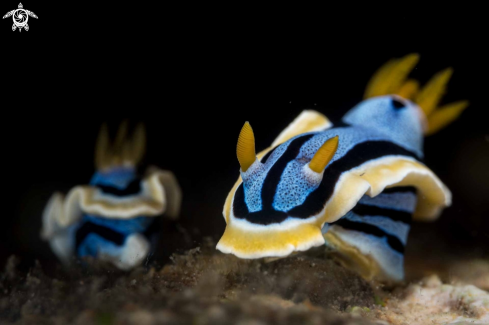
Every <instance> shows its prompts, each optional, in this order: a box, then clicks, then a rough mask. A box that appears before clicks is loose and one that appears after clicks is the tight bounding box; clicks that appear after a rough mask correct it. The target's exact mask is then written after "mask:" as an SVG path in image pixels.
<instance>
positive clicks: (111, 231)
mask: <svg viewBox="0 0 489 325" xmlns="http://www.w3.org/2000/svg"><path fill="white" fill-rule="evenodd" d="M126 134H127V123H123V124H122V125H121V127H120V128H119V131H118V133H117V136H116V139H115V142H114V144H113V145H112V146H111V145H110V143H109V137H108V132H107V128H106V127H105V126H103V127H102V129H101V131H100V134H99V138H98V141H97V146H96V152H95V165H96V167H97V171H96V172H95V174H94V175H93V177H92V179H91V181H90V184H89V185H81V186H76V187H74V188H73V189H71V190H70V191H69V193H68V194H67V196H66V197H64V196H63V195H62V194H61V193H55V194H53V196H52V197H51V199H50V200H49V202H48V204H47V206H46V208H45V210H44V214H43V227H42V231H41V237H42V238H43V239H44V240H47V241H49V243H50V245H51V248H52V250H53V251H54V253H55V254H56V255H57V256H58V258H59V259H61V260H62V261H63V262H65V263H69V262H70V261H71V260H72V259H73V257H75V256H77V257H85V256H92V257H95V258H98V259H101V260H106V261H109V262H111V263H112V264H114V265H115V266H117V267H118V268H120V269H123V270H128V269H131V268H133V267H135V266H137V265H139V264H141V262H142V261H144V259H145V258H146V257H147V255H148V254H149V253H150V252H151V250H152V249H153V248H154V245H155V243H156V240H157V237H158V230H159V228H158V225H159V223H158V218H157V217H159V216H160V215H162V214H164V215H165V216H167V217H170V218H176V217H177V216H178V214H179V211H180V204H181V196H182V195H181V190H180V187H179V185H178V182H177V180H176V179H175V176H174V175H173V173H171V172H169V171H164V170H160V169H158V168H156V167H152V168H149V169H148V170H147V171H146V175H144V176H142V177H141V176H140V175H138V173H137V171H136V166H137V164H138V162H139V161H140V160H141V158H142V156H143V154H144V148H145V142H146V140H145V138H146V137H145V131H144V128H143V126H142V125H139V126H138V127H137V128H136V129H135V132H134V135H133V137H132V139H126Z"/></svg>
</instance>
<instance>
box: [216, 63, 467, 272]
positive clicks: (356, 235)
mask: <svg viewBox="0 0 489 325" xmlns="http://www.w3.org/2000/svg"><path fill="white" fill-rule="evenodd" d="M417 60H418V56H417V55H408V56H406V57H404V58H402V59H399V60H393V61H391V62H389V63H388V64H386V65H385V66H384V67H382V68H381V69H380V70H379V71H378V72H377V74H376V75H375V76H374V77H373V78H372V80H371V82H370V84H369V85H368V87H367V91H366V94H365V97H366V99H365V100H364V101H363V102H361V103H360V104H358V105H357V106H355V107H354V108H352V109H351V110H350V111H349V112H348V113H347V114H346V115H345V116H344V117H343V119H342V121H341V122H339V123H331V122H330V121H329V120H328V119H327V118H326V117H325V116H324V115H322V114H320V113H318V112H315V111H304V112H302V113H301V114H300V115H299V117H298V118H297V119H296V120H295V121H294V122H292V124H290V125H289V126H288V127H287V128H286V129H285V130H284V131H283V132H282V133H281V134H280V135H279V137H278V138H277V139H276V140H275V141H274V143H273V144H272V146H271V147H269V148H267V149H266V150H264V151H262V152H261V153H259V154H258V155H256V154H255V147H254V134H253V131H252V129H251V127H250V125H249V124H248V123H246V124H245V125H244V127H243V129H242V130H241V133H240V136H239V139H238V146H237V155H238V160H239V162H240V166H241V171H240V172H241V177H240V178H239V180H238V182H237V183H236V184H235V186H234V187H233V189H232V190H231V192H230V193H229V195H228V197H227V199H226V202H225V205H224V211H223V214H224V218H225V220H226V223H227V226H226V230H225V232H224V235H223V236H222V238H221V240H220V241H219V243H218V245H217V249H219V250H221V251H222V252H224V253H232V254H234V255H236V256H238V257H240V258H262V257H283V256H287V255H289V254H291V253H293V252H297V251H305V250H307V249H309V248H311V247H314V246H320V245H323V244H325V243H326V244H327V245H328V246H330V247H332V248H334V249H336V250H337V252H338V253H339V255H340V256H342V260H343V262H344V263H345V264H347V265H348V266H350V267H352V268H355V269H356V270H358V271H359V272H360V273H361V274H362V275H363V276H365V277H366V278H372V277H377V278H384V279H393V280H399V279H402V278H403V276H404V271H403V253H404V248H405V245H406V241H407V236H408V232H409V228H410V223H411V219H412V218H414V220H425V221H430V220H434V219H436V218H437V217H438V216H439V214H440V212H441V210H442V209H443V208H444V207H446V206H449V205H450V202H451V194H450V191H449V190H448V189H447V187H446V186H445V185H444V184H443V183H442V182H441V181H440V179H439V178H438V177H437V176H436V175H435V174H434V173H433V172H432V171H431V170H430V169H428V168H427V167H426V166H425V165H424V164H423V163H422V159H423V136H424V135H426V134H431V133H434V132H436V131H437V130H439V129H440V128H442V127H443V126H445V125H447V124H448V123H449V122H451V121H453V120H454V119H455V118H456V117H457V116H458V115H459V114H460V113H461V112H462V110H463V109H465V107H466V106H467V105H468V103H467V102H466V101H463V102H457V103H453V104H449V105H447V106H446V107H442V108H439V109H437V110H435V108H436V106H437V105H438V102H439V100H440V98H441V95H442V94H443V92H444V89H445V86H446V83H447V81H448V79H449V77H450V74H451V70H450V69H448V70H445V71H443V72H441V73H439V74H437V75H435V76H434V77H433V79H431V80H430V81H429V82H428V83H427V84H426V86H425V87H424V88H423V89H421V90H418V86H417V83H416V82H415V81H413V80H407V81H406V77H407V74H408V73H409V72H410V70H411V69H412V68H413V67H414V65H415V63H416V62H417Z"/></svg>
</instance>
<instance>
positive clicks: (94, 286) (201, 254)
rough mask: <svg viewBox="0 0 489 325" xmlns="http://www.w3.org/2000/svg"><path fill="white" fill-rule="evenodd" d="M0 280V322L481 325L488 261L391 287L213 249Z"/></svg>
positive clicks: (316, 264)
mask: <svg viewBox="0 0 489 325" xmlns="http://www.w3.org/2000/svg"><path fill="white" fill-rule="evenodd" d="M17 263H18V258H16V257H14V256H12V257H11V258H10V259H9V260H8V262H7V264H6V266H5V269H4V271H3V272H2V273H1V276H0V280H1V282H0V324H107V325H108V324H142V325H146V324H148V325H149V324H257V325H258V324H337V325H341V324H396V325H397V324H399V325H400V324H423V325H424V324H489V294H488V292H487V291H485V290H488V289H489V262H487V261H482V260H474V261H466V262H464V263H462V264H460V265H458V264H457V265H454V266H453V267H451V268H450V273H451V274H452V277H451V279H452V280H451V281H450V283H448V284H447V283H443V282H442V280H440V277H441V278H443V275H431V276H428V277H423V278H418V279H416V280H410V282H405V283H398V284H395V285H393V284H385V283H378V282H374V281H370V282H369V281H366V280H364V279H362V278H361V277H359V276H358V275H357V274H356V273H354V272H352V271H349V270H347V269H345V268H343V267H342V266H340V265H339V264H337V263H336V262H335V261H334V260H333V259H332V258H330V257H329V255H327V254H326V253H323V252H322V251H319V253H318V251H317V250H316V251H314V252H308V253H306V254H302V255H296V256H292V257H289V258H285V259H280V260H276V261H273V262H268V263H265V262H263V261H256V260H254V261H250V260H240V259H238V258H236V257H234V256H231V255H224V254H221V253H219V252H217V251H215V250H214V243H212V242H210V241H209V242H208V243H207V244H204V245H202V246H201V247H198V248H195V249H192V250H190V251H187V252H186V253H185V254H180V255H174V256H173V257H172V259H171V263H168V264H167V265H165V266H164V267H162V268H154V267H152V268H149V269H148V268H143V267H141V268H139V269H136V270H134V271H132V272H130V273H125V272H120V271H117V270H115V269H114V268H112V267H110V266H108V265H103V264H100V263H94V262H90V261H88V264H89V265H88V266H84V267H82V266H81V265H77V266H76V267H72V268H70V269H60V270H58V271H57V272H56V276H48V275H46V274H45V273H44V272H43V270H42V268H41V265H40V264H39V263H37V264H36V266H35V267H33V268H32V269H31V270H30V271H29V272H28V273H27V274H25V273H22V272H20V271H18V270H17V267H16V265H17Z"/></svg>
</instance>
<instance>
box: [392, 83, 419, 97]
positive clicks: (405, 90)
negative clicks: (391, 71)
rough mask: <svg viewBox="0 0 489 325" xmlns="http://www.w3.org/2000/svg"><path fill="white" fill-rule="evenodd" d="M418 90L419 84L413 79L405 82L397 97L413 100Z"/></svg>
mask: <svg viewBox="0 0 489 325" xmlns="http://www.w3.org/2000/svg"><path fill="white" fill-rule="evenodd" d="M418 90H419V82H417V81H416V80H413V79H409V80H408V81H406V82H405V83H404V84H403V85H402V86H401V88H399V90H398V91H397V95H398V96H400V97H402V98H405V99H410V100H411V99H413V98H414V97H415V96H416V95H417V93H418Z"/></svg>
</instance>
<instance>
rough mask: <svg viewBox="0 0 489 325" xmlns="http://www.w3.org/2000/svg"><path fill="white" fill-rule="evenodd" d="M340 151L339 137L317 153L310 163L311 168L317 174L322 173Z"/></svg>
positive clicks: (327, 143) (330, 140)
mask: <svg viewBox="0 0 489 325" xmlns="http://www.w3.org/2000/svg"><path fill="white" fill-rule="evenodd" d="M337 149H338V136H335V137H334V138H331V139H329V140H328V141H326V142H325V143H324V144H323V145H322V146H321V148H319V150H318V151H317V152H316V154H315V155H314V157H313V158H312V160H311V161H310V162H309V168H310V169H311V170H313V171H315V172H316V173H322V172H323V170H324V168H326V166H327V165H328V163H329V162H330V161H331V159H333V156H334V154H335V152H336V150H337Z"/></svg>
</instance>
